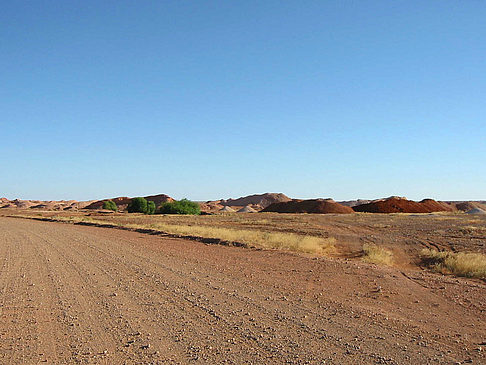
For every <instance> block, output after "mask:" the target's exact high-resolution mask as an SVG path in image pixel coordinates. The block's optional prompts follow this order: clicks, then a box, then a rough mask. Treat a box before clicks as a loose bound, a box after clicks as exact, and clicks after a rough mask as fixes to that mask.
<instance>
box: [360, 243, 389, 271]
mask: <svg viewBox="0 0 486 365" xmlns="http://www.w3.org/2000/svg"><path fill="white" fill-rule="evenodd" d="M363 261H365V262H370V263H373V264H378V265H388V266H391V265H393V253H392V252H391V251H390V250H387V249H385V248H383V247H380V246H377V245H375V244H365V245H363Z"/></svg>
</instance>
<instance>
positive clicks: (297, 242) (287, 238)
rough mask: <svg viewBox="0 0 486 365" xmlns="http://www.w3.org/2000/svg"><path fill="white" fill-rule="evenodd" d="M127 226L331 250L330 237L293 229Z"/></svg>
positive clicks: (297, 248)
mask: <svg viewBox="0 0 486 365" xmlns="http://www.w3.org/2000/svg"><path fill="white" fill-rule="evenodd" d="M127 226H128V227H129V228H150V229H155V230H158V231H161V232H166V233H169V234H174V235H181V236H186V235H189V236H196V237H204V238H217V239H220V240H223V241H228V242H240V243H245V244H247V245H250V246H256V247H261V248H269V249H280V250H290V251H300V252H308V253H317V254H329V253H332V252H334V250H335V246H334V243H335V239H334V238H332V237H331V238H320V237H314V236H303V235H298V234H294V233H283V232H263V231H257V230H243V229H232V228H221V227H210V226H196V225H174V224H163V223H154V224H150V225H148V226H147V225H139V224H129V225H127Z"/></svg>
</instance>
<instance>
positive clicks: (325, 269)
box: [0, 218, 486, 364]
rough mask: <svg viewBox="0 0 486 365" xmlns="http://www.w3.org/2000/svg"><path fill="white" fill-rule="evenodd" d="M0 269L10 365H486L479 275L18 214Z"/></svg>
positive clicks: (0, 335) (4, 241) (0, 341)
mask: <svg viewBox="0 0 486 365" xmlns="http://www.w3.org/2000/svg"><path fill="white" fill-rule="evenodd" d="M0 270H1V275H0V291H1V292H0V293H1V297H0V314H1V315H0V363H6V364H17V363H27V364H31V363H40V362H45V361H47V362H48V363H56V364H61V363H93V364H94V363H96V364H121V363H126V364H139V363H155V364H157V363H182V364H186V363H208V364H214V363H224V362H225V361H226V362H227V363H235V364H242V363H254V364H256V363H267V364H268V363H279V364H281V363H296V364H300V363H302V364H305V363H312V364H318V363H335V364H343V363H366V364H368V363H387V364H394V363H396V364H409V363H417V364H418V363H456V362H465V361H473V363H481V362H482V363H484V362H486V356H485V350H486V301H485V298H486V285H485V284H484V283H483V282H480V281H473V280H465V279H456V278H451V277H445V278H443V277H440V276H438V275H434V274H429V273H424V272H419V271H410V272H403V273H402V272H401V271H398V270H396V269H392V268H377V267H375V266H373V265H365V264H361V263H358V262H351V261H349V262H347V261H343V260H328V259H315V258H311V257H304V256H298V255H294V254H288V253H285V252H273V251H257V250H248V249H243V248H234V247H224V246H216V245H204V244H202V243H198V242H194V241H184V240H180V239H167V238H160V237H152V236H150V235H145V234H139V233H134V232H126V231H120V230H113V229H107V228H95V227H83V226H72V225H67V224H60V223H48V222H37V221H31V220H20V219H12V218H0ZM482 343H483V345H481V344H482ZM481 350H482V351H481Z"/></svg>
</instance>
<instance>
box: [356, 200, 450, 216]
mask: <svg viewBox="0 0 486 365" xmlns="http://www.w3.org/2000/svg"><path fill="white" fill-rule="evenodd" d="M353 209H354V210H355V211H356V212H368V213H432V212H450V211H452V210H453V208H452V207H450V206H447V205H446V204H442V203H439V202H437V201H435V200H433V199H424V200H422V201H420V202H416V201H413V200H408V199H406V198H399V197H390V198H387V199H381V200H377V201H373V202H371V203H367V204H361V205H358V206H355V207H353Z"/></svg>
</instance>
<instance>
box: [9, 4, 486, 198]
mask: <svg viewBox="0 0 486 365" xmlns="http://www.w3.org/2000/svg"><path fill="white" fill-rule="evenodd" d="M0 5H1V11H0V138H1V143H0V156H1V157H0V196H6V197H8V198H10V199H13V198H17V197H18V198H22V199H97V198H104V197H113V196H119V195H123V196H125V195H127V196H137V195H148V194H156V193H166V194H168V195H171V196H173V197H175V198H182V197H188V198H190V199H195V200H206V199H207V200H209V199H216V198H228V197H238V196H242V195H247V194H252V193H262V192H267V191H269V192H283V193H285V194H287V195H289V196H291V197H298V198H312V197H333V198H335V199H336V200H345V199H355V198H378V197H385V196H389V195H402V196H407V197H408V198H411V199H422V198H425V197H432V198H436V199H443V200H448V199H457V200H459V199H486V168H485V167H486V163H485V162H486V2H485V1H479V0H468V1H459V0H456V1H447V0H437V1H433V0H430V1H412V0H403V1H389V0H386V1H385V0H383V1H357V0H356V1H337V0H336V1H324V0H320V1H305V0H304V1H302V0H299V1H269V0H264V1H249V0H245V1H223V0H221V1H135V0H134V1H121V0H116V1H86V0H83V1H65V0H62V1H46V0H39V1H3V0H2V1H0Z"/></svg>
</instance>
